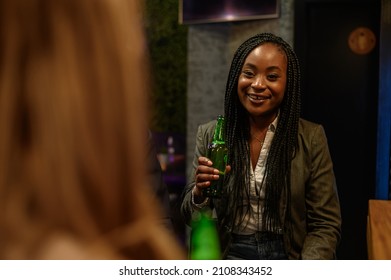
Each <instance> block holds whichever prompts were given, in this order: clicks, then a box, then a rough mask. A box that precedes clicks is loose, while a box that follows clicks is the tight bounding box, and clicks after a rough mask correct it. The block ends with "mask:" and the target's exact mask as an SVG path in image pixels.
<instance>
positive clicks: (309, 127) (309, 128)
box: [299, 118, 324, 135]
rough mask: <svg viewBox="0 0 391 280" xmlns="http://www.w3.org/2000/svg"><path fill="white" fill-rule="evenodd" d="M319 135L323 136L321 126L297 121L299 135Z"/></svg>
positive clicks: (306, 121) (301, 119)
mask: <svg viewBox="0 0 391 280" xmlns="http://www.w3.org/2000/svg"><path fill="white" fill-rule="evenodd" d="M319 133H321V134H324V128H323V126H322V125H321V124H319V123H315V122H311V121H308V120H305V119H303V118H300V120H299V134H302V135H314V134H319Z"/></svg>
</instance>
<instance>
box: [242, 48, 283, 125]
mask: <svg viewBox="0 0 391 280" xmlns="http://www.w3.org/2000/svg"><path fill="white" fill-rule="evenodd" d="M286 76H287V58H286V55H285V53H284V51H283V50H282V49H280V48H279V47H278V46H276V45H274V44H272V43H265V44H262V45H260V46H258V47H256V48H255V49H254V50H252V51H251V52H250V53H249V55H248V56H247V58H246V60H245V61H244V65H243V68H242V71H241V73H240V76H239V80H238V96H239V99H240V102H241V103H242V104H243V106H244V108H245V109H246V110H247V112H248V113H249V114H250V115H251V116H252V117H254V118H258V117H262V118H271V120H273V119H274V117H275V116H276V114H277V112H278V108H279V106H280V104H281V102H282V100H283V98H284V92H285V87H286V80H287V77H286Z"/></svg>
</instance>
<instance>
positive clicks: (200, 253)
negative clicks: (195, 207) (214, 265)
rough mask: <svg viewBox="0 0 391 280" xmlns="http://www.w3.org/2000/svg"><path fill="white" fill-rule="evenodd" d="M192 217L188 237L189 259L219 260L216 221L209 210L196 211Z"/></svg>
mask: <svg viewBox="0 0 391 280" xmlns="http://www.w3.org/2000/svg"><path fill="white" fill-rule="evenodd" d="M197 215H198V217H196V218H194V219H193V222H192V231H191V239H190V259H192V260H219V259H221V251H220V241H219V237H218V234H217V228H216V223H215V221H214V220H213V219H212V217H211V211H210V210H209V209H208V210H203V211H201V212H197Z"/></svg>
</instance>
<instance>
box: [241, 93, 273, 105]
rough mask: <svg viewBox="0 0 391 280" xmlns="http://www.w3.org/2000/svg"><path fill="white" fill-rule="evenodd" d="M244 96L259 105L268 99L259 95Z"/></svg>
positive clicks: (268, 97)
mask: <svg viewBox="0 0 391 280" xmlns="http://www.w3.org/2000/svg"><path fill="white" fill-rule="evenodd" d="M246 96H247V97H248V99H249V100H250V101H251V102H254V103H261V102H263V101H265V100H267V99H270V96H266V95H259V94H246Z"/></svg>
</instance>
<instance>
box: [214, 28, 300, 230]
mask: <svg viewBox="0 0 391 280" xmlns="http://www.w3.org/2000/svg"><path fill="white" fill-rule="evenodd" d="M264 43H272V44H274V45H276V46H278V47H279V48H280V49H281V50H282V51H283V52H284V53H285V55H286V57H287V61H288V65H287V66H288V67H287V85H286V89H285V94H284V99H283V101H282V103H281V106H280V112H279V121H278V126H277V129H276V132H275V136H274V138H273V141H272V144H271V147H270V150H269V155H268V158H267V161H266V167H265V181H264V183H265V188H266V191H265V203H264V210H263V216H262V228H263V229H264V230H268V231H273V230H275V229H278V228H281V227H282V226H283V225H285V227H284V228H285V232H286V231H290V216H291V214H290V195H291V193H290V175H291V161H292V159H293V157H294V155H295V151H296V149H297V141H298V139H297V133H298V124H299V118H300V106H301V104H300V85H299V83H300V70H299V62H298V59H297V57H296V54H295V53H294V51H293V49H292V47H291V46H290V45H289V44H288V43H286V42H285V41H284V40H283V39H282V38H280V37H277V36H275V35H273V34H270V33H262V34H257V35H255V36H253V37H251V38H249V39H247V40H246V41H245V42H244V43H242V45H240V46H239V48H238V49H237V51H236V52H235V54H234V57H233V60H232V63H231V68H230V71H229V75H228V81H227V84H226V92H225V100H224V110H225V112H224V114H225V120H226V121H225V134H226V143H227V145H228V149H229V154H228V160H229V164H230V165H231V167H232V172H230V173H229V174H227V176H226V180H227V181H228V180H230V179H231V176H232V180H233V182H232V184H229V185H230V188H231V189H229V190H228V191H227V192H226V194H225V196H226V197H225V198H226V203H225V205H226V206H225V209H224V211H225V214H226V215H225V217H224V218H223V219H222V221H221V223H222V224H223V225H224V226H228V227H230V228H231V229H232V227H233V226H243V225H242V224H241V223H243V220H240V217H244V214H245V213H248V211H250V207H249V204H250V203H249V189H250V187H249V186H250V168H251V167H250V166H251V165H250V146H249V137H250V123H249V117H248V113H247V111H246V110H245V108H244V107H243V105H242V104H241V102H240V100H239V97H238V93H237V87H238V79H239V76H240V73H241V71H242V67H243V64H244V61H245V59H246V57H247V56H248V54H249V53H250V52H251V51H252V50H253V49H255V48H256V47H258V46H259V45H262V44H264ZM283 194H286V197H287V203H288V204H287V212H286V215H285V217H286V218H285V221H287V223H284V224H283V221H281V218H280V217H281V213H280V200H281V198H282V196H283ZM244 205H246V206H244ZM232 221H235V222H234V224H233V223H232Z"/></svg>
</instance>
